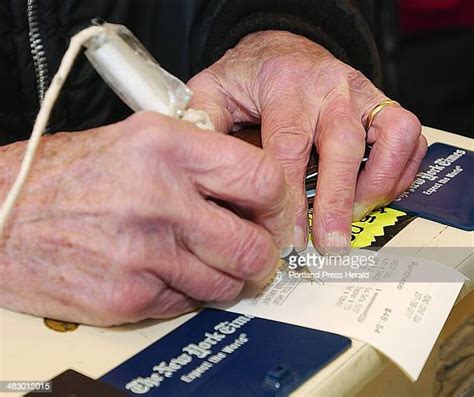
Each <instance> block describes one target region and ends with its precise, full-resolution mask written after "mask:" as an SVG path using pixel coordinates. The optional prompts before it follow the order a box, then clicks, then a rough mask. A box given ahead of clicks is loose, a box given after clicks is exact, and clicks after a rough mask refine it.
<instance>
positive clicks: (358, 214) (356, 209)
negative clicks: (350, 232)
mask: <svg viewBox="0 0 474 397" xmlns="http://www.w3.org/2000/svg"><path fill="white" fill-rule="evenodd" d="M368 212H369V209H368V208H367V207H366V206H365V205H362V204H359V203H354V206H353V207H352V222H358V221H360V220H361V219H362V218H363V217H364V216H366V215H367V213H368Z"/></svg>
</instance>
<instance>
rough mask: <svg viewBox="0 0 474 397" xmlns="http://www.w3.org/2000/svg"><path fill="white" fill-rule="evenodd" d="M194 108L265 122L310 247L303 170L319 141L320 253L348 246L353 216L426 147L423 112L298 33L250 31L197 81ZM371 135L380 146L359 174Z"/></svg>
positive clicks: (412, 166)
mask: <svg viewBox="0 0 474 397" xmlns="http://www.w3.org/2000/svg"><path fill="white" fill-rule="evenodd" d="M189 86H190V88H191V89H192V90H193V91H194V94H195V95H194V98H193V101H192V103H191V107H193V108H195V109H202V110H205V111H207V112H208V113H209V115H210V116H211V119H212V120H213V122H214V125H215V126H216V129H217V130H218V131H221V132H229V131H231V129H232V128H233V126H234V125H235V124H238V123H256V124H258V123H261V126H262V142H263V148H264V149H265V150H266V151H268V152H269V153H270V154H271V155H272V156H274V158H275V159H277V160H278V161H279V162H280V163H281V164H282V165H283V166H284V168H285V171H286V176H287V183H288V186H289V189H290V192H291V193H292V197H293V199H294V201H295V204H296V226H295V232H294V244H295V246H296V247H297V248H303V247H305V246H306V243H307V241H306V239H307V235H308V233H307V202H306V194H305V175H306V168H307V165H308V161H309V156H310V152H311V148H312V146H313V145H315V146H316V149H317V151H318V154H319V176H318V184H317V193H316V198H315V202H314V218H313V241H314V243H315V246H316V248H318V250H319V251H320V252H322V253H332V254H336V253H341V252H343V251H346V250H347V249H348V248H349V246H350V227H351V222H352V221H353V220H358V219H361V218H362V217H364V216H365V215H366V214H367V213H369V212H370V211H371V210H373V209H374V208H378V207H381V206H384V205H386V204H388V203H390V202H391V201H392V200H393V199H394V198H395V197H396V196H397V195H398V194H400V193H401V192H403V191H404V190H406V189H407V188H408V187H409V185H410V184H411V182H412V181H413V179H414V178H415V175H416V172H417V170H418V168H419V165H420V162H421V160H422V158H423V157H424V155H425V153H426V148H427V143H426V140H425V138H424V137H423V136H422V135H421V125H420V122H419V121H418V119H417V118H416V116H414V115H413V114H412V113H410V112H409V111H407V110H405V109H403V108H402V107H398V106H397V107H387V108H385V109H384V110H383V111H382V112H380V113H379V114H378V115H377V117H376V118H375V119H374V121H373V124H372V127H371V128H370V129H369V131H367V132H366V131H365V128H364V125H365V122H366V119H367V116H368V114H369V113H370V111H371V110H372V109H373V108H374V107H375V106H376V105H377V104H378V103H379V102H381V101H383V100H385V99H387V97H386V96H385V95H384V94H383V92H381V91H380V90H379V89H377V88H376V87H375V86H374V85H373V84H372V83H371V82H370V81H369V80H368V79H367V78H366V77H365V76H364V75H362V73H360V72H358V71H356V70H354V69H353V68H352V67H350V66H348V65H346V64H344V63H343V62H341V61H339V60H338V59H336V58H335V57H334V56H332V55H331V54H330V53H329V52H328V51H327V50H326V49H324V48H323V47H321V46H320V45H318V44H316V43H314V42H312V41H310V40H308V39H306V38H304V37H301V36H298V35H295V34H292V33H288V32H283V31H265V32H258V33H253V34H251V35H249V36H247V37H245V38H244V39H243V40H242V41H241V42H240V43H239V44H238V45H237V46H236V47H235V48H234V49H232V50H229V51H228V52H227V53H226V54H225V55H224V56H223V57H222V58H221V59H220V60H219V61H217V62H216V63H215V64H214V65H212V66H211V67H209V68H208V69H206V70H204V71H202V72H201V73H199V74H198V75H196V76H195V77H194V78H193V79H192V80H191V81H190V82H189ZM366 142H368V143H369V144H371V145H372V146H373V149H372V151H371V154H370V158H369V160H368V161H367V163H366V165H365V168H364V169H363V171H361V172H360V173H359V167H360V163H361V160H362V157H363V154H364V149H365V145H366Z"/></svg>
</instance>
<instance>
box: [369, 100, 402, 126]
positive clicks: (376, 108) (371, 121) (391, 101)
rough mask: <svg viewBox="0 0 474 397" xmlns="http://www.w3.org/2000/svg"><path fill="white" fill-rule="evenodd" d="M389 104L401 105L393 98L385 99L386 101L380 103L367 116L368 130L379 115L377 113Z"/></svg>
mask: <svg viewBox="0 0 474 397" xmlns="http://www.w3.org/2000/svg"><path fill="white" fill-rule="evenodd" d="M387 106H400V104H399V103H398V102H397V101H393V100H392V99H385V100H384V101H382V102H380V103H378V104H377V105H376V106H375V107H374V108H373V109H372V110H371V112H370V113H369V115H368V116H367V121H366V122H365V130H366V131H368V130H369V128H370V127H371V126H372V123H373V121H374V118H375V116H377V114H379V113H380V112H381V111H382V110H383V109H384V108H386V107H387Z"/></svg>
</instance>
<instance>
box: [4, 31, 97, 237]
mask: <svg viewBox="0 0 474 397" xmlns="http://www.w3.org/2000/svg"><path fill="white" fill-rule="evenodd" d="M103 29H104V28H103V27H101V26H91V27H89V28H87V29H84V30H82V31H80V32H79V33H78V34H76V35H75V36H74V37H73V38H72V39H71V43H70V44H69V48H68V49H67V51H66V53H65V54H64V57H63V59H62V61H61V65H60V66H59V69H58V72H57V73H56V75H55V76H54V78H53V81H52V82H51V85H50V87H49V88H48V90H47V91H46V94H45V96H44V101H43V103H42V105H41V108H40V111H39V113H38V116H37V117H36V121H35V124H34V127H33V132H32V133H31V136H30V139H29V141H28V145H27V147H26V151H25V156H24V157H23V161H22V163H21V168H20V171H19V173H18V176H17V177H16V179H15V182H14V183H13V185H12V187H11V189H10V191H9V192H8V194H7V197H6V199H5V201H4V202H3V204H2V208H1V209H0V238H1V237H2V235H3V231H4V228H5V225H6V223H7V220H8V217H9V216H10V214H11V212H12V209H13V206H14V205H15V203H16V201H17V199H18V197H19V195H20V193H21V190H22V189H23V186H24V185H25V182H26V180H27V178H28V175H29V173H30V170H31V166H32V164H33V161H34V158H35V154H36V151H37V149H38V145H39V143H40V140H41V137H42V135H43V132H44V130H45V128H46V126H47V124H48V121H49V117H50V115H51V111H52V109H53V106H54V104H55V102H56V100H57V98H58V96H59V92H60V91H61V88H62V86H63V85H64V82H65V81H66V78H67V76H68V75H69V72H70V71H71V68H72V66H73V64H74V61H75V60H76V58H77V56H78V54H79V52H80V51H81V48H82V46H83V45H84V44H85V43H86V42H87V41H89V40H90V39H91V38H93V37H95V36H97V35H98V34H100V33H101V32H102V31H103Z"/></svg>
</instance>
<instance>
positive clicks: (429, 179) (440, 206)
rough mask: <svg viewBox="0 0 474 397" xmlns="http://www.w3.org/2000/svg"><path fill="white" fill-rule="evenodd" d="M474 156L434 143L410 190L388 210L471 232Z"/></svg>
mask: <svg viewBox="0 0 474 397" xmlns="http://www.w3.org/2000/svg"><path fill="white" fill-rule="evenodd" d="M473 161H474V152H472V151H469V150H466V149H462V148H457V147H454V146H449V145H445V144H443V143H434V144H433V145H431V146H430V147H429V148H428V153H427V154H426V156H425V158H424V159H423V162H422V164H421V167H420V171H419V172H418V174H417V177H416V179H415V181H414V182H413V184H412V185H411V187H410V189H409V190H407V191H406V192H404V193H402V194H401V195H400V197H399V198H397V199H396V200H395V201H394V202H393V203H392V204H391V205H390V206H391V207H393V208H396V209H400V210H402V211H405V212H407V213H409V214H412V215H418V216H421V217H423V218H426V219H430V220H433V221H435V222H439V223H443V224H445V225H450V226H454V227H457V228H460V229H464V230H469V231H471V230H473V229H474V194H473V193H474V177H473V171H474V166H473Z"/></svg>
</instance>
